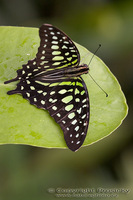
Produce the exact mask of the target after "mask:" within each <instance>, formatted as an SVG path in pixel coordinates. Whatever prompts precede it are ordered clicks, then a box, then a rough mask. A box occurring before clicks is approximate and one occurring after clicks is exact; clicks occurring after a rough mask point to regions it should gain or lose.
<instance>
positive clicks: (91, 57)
mask: <svg viewBox="0 0 133 200" xmlns="http://www.w3.org/2000/svg"><path fill="white" fill-rule="evenodd" d="M100 47H101V44H99V46H98V48H97V49H96V51H95V52H94V54H93V56H92V57H91V59H90V62H89V64H88V66H89V65H90V63H91V61H92V59H93V58H94V56H95V55H96V53H97V51H98V50H99V49H100ZM89 76H90V77H91V79H92V80H93V81H94V82H95V83H96V85H97V86H98V87H99V88H100V89H101V90H102V91H103V92H104V93H105V95H106V97H108V94H107V92H105V90H104V89H103V88H102V87H101V86H100V85H99V84H98V83H97V82H96V81H95V79H94V78H93V77H92V76H91V74H90V73H89Z"/></svg>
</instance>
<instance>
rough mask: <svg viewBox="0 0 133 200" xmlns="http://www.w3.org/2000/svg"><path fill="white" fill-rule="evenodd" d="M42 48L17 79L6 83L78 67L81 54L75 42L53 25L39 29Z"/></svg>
mask: <svg viewBox="0 0 133 200" xmlns="http://www.w3.org/2000/svg"><path fill="white" fill-rule="evenodd" d="M39 36H40V46H39V48H38V52H37V54H36V58H35V59H33V60H29V61H28V63H27V64H24V65H22V69H19V70H17V77H16V78H14V79H11V80H9V81H6V82H5V83H6V84H7V83H10V82H12V81H17V80H25V79H28V78H32V77H34V76H35V75H37V74H39V73H40V72H42V71H48V70H51V69H60V68H64V67H70V66H71V67H74V66H78V65H79V62H80V54H79V51H78V49H77V47H76V46H75V44H74V43H73V41H72V40H71V39H70V38H69V37H68V36H67V35H66V34H65V33H63V32H62V31H61V30H59V29H58V28H56V27H54V26H52V25H51V24H43V25H42V26H41V27H40V29H39Z"/></svg>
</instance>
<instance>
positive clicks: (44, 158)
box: [0, 0, 133, 200]
mask: <svg viewBox="0 0 133 200" xmlns="http://www.w3.org/2000/svg"><path fill="white" fill-rule="evenodd" d="M43 23H51V24H53V25H55V26H57V27H59V28H60V29H62V30H63V31H64V32H66V33H67V34H68V35H69V36H70V37H71V38H72V39H73V40H74V41H76V42H78V43H79V44H81V45H83V46H85V47H86V48H88V50H90V51H91V52H94V51H95V50H96V48H97V47H98V45H99V43H101V44H102V48H101V49H100V50H99V51H98V52H97V55H98V56H99V57H100V58H101V59H102V60H103V61H104V62H105V63H106V64H107V66H108V67H109V68H110V70H111V71H112V72H113V74H114V75H115V76H116V77H117V79H118V81H119V82H120V84H121V87H122V90H123V92H124V94H125V96H126V98H127V102H128V105H129V108H130V110H129V114H128V117H127V118H126V119H125V120H124V122H123V124H122V125H121V126H120V127H119V128H118V129H117V130H116V131H115V132H114V133H112V134H111V135H110V136H108V137H107V138H105V139H103V140H101V141H99V142H97V143H95V144H93V145H90V146H88V147H86V148H81V149H80V150H79V151H78V152H76V153H73V152H71V151H70V150H61V149H43V148H37V147H31V146H24V145H4V146H1V147H0V199H2V200H8V199H10V200H15V199H17V200H20V199H32V200H34V199H39V200H40V199H41V200H42V199H51V200H52V199H57V197H55V196H54V195H55V191H54V190H53V189H49V188H54V189H56V188H94V189H97V188H99V187H102V188H128V189H130V190H131V189H132V188H133V134H132V119H133V117H132V116H133V110H132V108H131V106H132V104H133V101H132V100H133V93H132V92H131V91H132V89H133V1H129V0H127V1H122V0H121V1H119V0H117V1H115V0H112V1H111V0H73V1H72V0H66V1H63V0H23V1H19V0H0V25H5V26H26V27H40V26H41V25H42V24H43ZM5 40H6V38H5ZM104 194H105V193H104ZM119 194H120V196H119V197H118V199H124V200H125V199H129V200H130V199H132V196H133V192H132V191H131V192H130V193H129V194H124V193H122V192H121V193H119ZM61 199H62V198H61ZM65 199H74V198H65ZM78 199H85V198H83V197H82V198H78ZM87 199H89V198H87ZM90 199H91V198H90ZM95 199H100V198H95ZM104 199H106V198H104ZM107 199H110V198H107Z"/></svg>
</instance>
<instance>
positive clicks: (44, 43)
mask: <svg viewBox="0 0 133 200" xmlns="http://www.w3.org/2000/svg"><path fill="white" fill-rule="evenodd" d="M39 36H40V46H39V48H38V52H37V54H36V57H35V58H34V59H33V60H29V61H28V63H27V64H24V65H22V68H21V69H19V70H17V77H16V78H14V79H11V80H8V81H6V82H5V84H7V83H10V82H13V81H19V82H18V84H17V87H16V89H15V90H10V91H8V92H7V94H8V95H12V94H21V95H22V96H23V98H24V99H27V100H29V102H30V104H32V105H35V106H36V107H37V108H40V109H44V110H48V112H49V114H50V115H51V117H53V118H54V119H55V121H56V122H57V123H58V124H59V125H60V127H61V129H62V131H63V133H64V139H65V141H66V144H67V146H68V148H69V149H70V150H72V151H77V150H78V149H79V148H80V147H81V146H82V144H83V142H84V140H85V138H86V135H87V130H88V125H89V116H90V105H89V95H88V91H87V87H86V84H85V82H84V80H83V79H82V77H81V75H82V74H86V73H88V70H89V68H88V65H87V64H82V65H80V54H79V51H78V49H77V47H76V46H75V44H74V43H73V41H72V40H71V39H70V38H69V37H68V36H67V35H66V34H65V33H64V32H62V31H61V30H59V29H58V28H56V27H54V26H52V25H51V24H43V25H42V26H41V27H40V29H39Z"/></svg>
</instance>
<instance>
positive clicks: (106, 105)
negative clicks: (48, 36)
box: [0, 27, 128, 148]
mask: <svg viewBox="0 0 133 200" xmlns="http://www.w3.org/2000/svg"><path fill="white" fill-rule="evenodd" d="M39 43H40V39H39V35H38V29H37V28H23V27H0V49H1V51H0V144H7V143H10V144H27V145H34V146H39V147H47V148H54V147H59V148H66V143H65V141H64V136H63V132H62V130H61V128H60V126H59V125H58V124H57V123H56V122H55V121H54V119H53V118H52V117H50V115H49V113H48V111H44V110H42V109H38V108H36V107H35V106H33V105H30V103H29V102H28V101H27V100H26V99H23V98H22V96H21V95H17V94H16V95H11V96H9V95H7V91H9V90H11V89H15V87H16V82H14V83H10V84H6V85H4V81H7V80H9V79H12V78H15V77H16V70H17V69H20V68H21V66H22V64H26V63H27V61H28V60H29V59H33V58H34V57H35V55H36V53H37V50H38V47H39ZM76 45H77V47H78V49H79V51H80V54H81V62H82V63H86V64H88V63H89V61H90V59H91V58H92V53H91V52H89V51H88V50H86V49H85V48H84V47H82V46H80V45H78V44H76ZM89 68H90V74H91V75H92V76H93V78H94V79H95V80H96V82H97V83H98V84H99V85H100V86H101V87H102V88H103V89H104V90H105V91H106V92H107V93H108V95H109V96H108V97H106V96H105V94H104V93H103V92H102V91H101V90H100V88H99V87H98V86H97V85H96V84H95V82H94V81H93V80H92V79H91V77H90V76H89V75H88V74H86V75H83V79H84V80H85V82H86V85H87V88H88V92H89V96H90V124H89V129H88V134H87V137H86V139H85V142H84V145H88V144H91V143H94V142H96V141H98V140H100V139H102V138H104V137H105V136H107V135H109V134H110V133H111V132H112V131H114V130H115V129H116V128H117V127H118V126H119V125H120V124H121V123H122V120H123V119H124V118H125V117H126V115H127V111H128V107H127V104H126V99H125V97H124V94H123V93H122V91H121V88H120V85H119V83H118V81H117V79H116V78H115V77H114V76H113V74H112V73H111V72H110V70H109V69H108V68H107V67H106V65H105V64H104V63H103V62H102V61H101V60H100V59H99V58H98V57H96V56H94V58H93V60H92V62H91V63H90V65H89Z"/></svg>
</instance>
